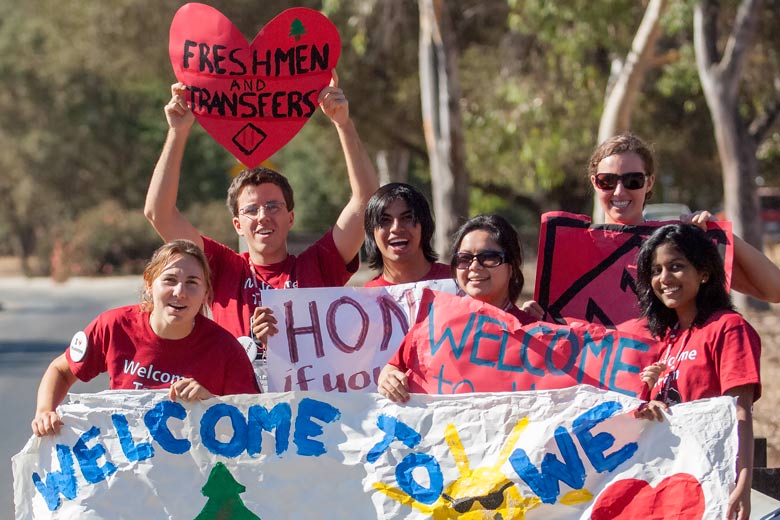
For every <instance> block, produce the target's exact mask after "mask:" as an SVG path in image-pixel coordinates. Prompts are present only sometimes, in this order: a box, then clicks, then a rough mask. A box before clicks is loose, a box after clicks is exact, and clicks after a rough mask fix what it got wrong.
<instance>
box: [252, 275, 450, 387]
mask: <svg viewBox="0 0 780 520" xmlns="http://www.w3.org/2000/svg"><path fill="white" fill-rule="evenodd" d="M426 287H431V288H434V289H436V290H438V291H446V292H450V293H456V292H458V286H457V285H456V284H455V282H454V281H453V280H452V279H445V280H430V281H424V282H417V283H407V284H399V285H391V286H388V287H327V288H318V289H276V290H272V291H262V300H263V305H265V306H267V307H270V308H271V309H272V310H273V312H274V316H275V317H276V320H277V328H278V329H279V333H278V334H276V335H274V336H272V337H271V338H269V339H268V353H267V357H268V389H269V390H270V391H272V392H288V391H290V390H315V391H320V392H355V391H364V392H376V381H377V378H378V377H379V371H380V370H382V367H384V366H385V364H386V363H387V361H388V360H389V359H390V358H391V357H392V355H393V354H394V353H395V351H396V350H397V349H398V345H400V344H401V340H403V338H404V335H405V334H406V333H407V332H408V330H409V329H410V328H411V326H412V324H413V323H414V321H415V320H416V319H417V312H418V310H419V303H420V299H421V298H422V291H423V289H424V288H426Z"/></svg>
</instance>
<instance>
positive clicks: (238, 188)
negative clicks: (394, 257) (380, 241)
mask: <svg viewBox="0 0 780 520" xmlns="http://www.w3.org/2000/svg"><path fill="white" fill-rule="evenodd" d="M186 88H187V87H186V86H185V85H183V84H182V83H176V84H174V85H172V86H171V93H172V96H171V100H170V101H169V102H168V104H167V105H165V116H166V119H167V121H168V126H169V128H168V136H167V139H166V141H165V145H164V146H163V150H162V153H161V154H160V159H159V160H158V162H157V165H156V167H155V169H154V173H153V174H152V180H151V182H150V184H149V190H148V192H147V194H146V205H145V208H144V214H145V215H146V218H147V219H148V220H149V221H150V222H151V224H152V226H154V228H155V230H156V231H157V233H158V234H159V235H160V236H161V237H162V238H163V240H166V241H170V240H173V239H180V238H183V239H188V240H192V241H193V242H195V243H196V244H197V245H198V246H199V247H200V248H202V249H203V250H204V252H205V253H206V256H207V257H208V259H209V265H210V267H211V271H212V274H211V277H212V285H213V287H214V298H213V303H212V305H211V311H212V315H213V317H214V321H216V322H217V323H219V324H220V325H222V326H223V327H224V328H226V329H227V330H229V331H230V332H231V333H232V334H233V335H235V336H236V337H241V336H250V334H253V335H254V336H255V338H257V339H258V340H259V341H260V342H261V344H264V343H265V339H266V337H267V335H268V334H273V333H275V332H276V325H275V324H276V319H275V318H274V317H273V314H272V313H271V312H270V311H269V309H267V308H266V307H263V306H262V305H261V301H260V290H261V289H270V288H273V289H282V288H294V287H328V286H342V285H344V284H345V283H346V282H347V281H348V280H349V278H350V277H351V276H352V274H353V273H354V272H355V271H356V270H357V268H358V257H357V254H358V251H359V250H360V246H361V244H362V243H363V215H364V211H365V207H366V204H367V202H368V199H369V198H370V197H371V194H372V193H374V191H375V190H376V189H377V176H376V172H375V171H374V167H373V165H372V164H371V160H370V159H369V157H368V154H367V153H366V151H365V149H364V148H363V145H362V143H361V142H360V138H359V136H358V133H357V130H356V129H355V126H354V124H353V123H352V120H351V119H350V117H349V104H348V101H347V98H346V96H345V95H344V93H343V92H342V90H341V89H340V88H338V76H337V75H336V73H335V71H333V81H331V84H330V86H328V87H325V88H324V89H323V90H322V92H320V95H319V100H318V101H319V103H320V107H321V108H322V111H323V112H324V113H325V114H326V115H327V116H328V117H329V118H330V119H331V121H333V123H334V125H335V126H336V130H337V132H338V134H339V140H340V141H341V146H342V149H343V151H344V156H345V159H346V163H347V174H348V177H349V184H350V188H351V190H352V196H351V197H350V199H349V202H348V203H347V205H346V206H345V207H344V209H343V210H342V212H341V214H340V215H339V217H338V220H337V221H336V224H335V225H334V226H333V228H332V229H331V230H330V231H328V232H327V233H326V234H325V235H324V236H323V237H322V238H321V239H320V240H318V241H317V242H316V243H315V244H313V245H312V246H311V247H309V248H308V249H306V250H305V251H304V252H303V253H301V254H300V255H298V256H294V255H290V254H289V253H288V251H287V235H288V233H289V231H290V228H292V226H293V223H294V220H295V214H294V212H293V209H294V202H293V191H292V188H291V187H290V184H289V182H288V181H287V179H286V178H285V177H284V176H283V175H281V174H279V173H277V172H275V171H273V170H270V169H268V168H253V169H251V170H244V171H243V172H241V173H240V174H239V175H238V176H237V177H236V178H235V179H233V182H232V183H231V186H230V188H229V189H228V197H227V203H228V207H229V208H230V211H231V213H232V215H233V227H234V228H235V230H236V233H237V234H238V235H239V236H243V237H244V238H245V239H246V243H247V248H248V252H247V253H243V254H237V253H235V252H234V251H233V250H232V249H231V248H229V247H227V246H225V245H224V244H220V243H219V242H216V241H214V240H212V239H210V238H208V237H205V236H203V235H201V234H200V232H199V231H198V230H197V229H196V228H195V227H194V226H193V225H192V223H190V222H189V220H187V219H186V218H185V217H184V216H183V215H182V214H181V213H180V212H179V211H178V209H177V208H176V198H177V194H178V186H179V176H180V171H181V163H182V158H183V156H184V148H185V145H186V142H187V137H188V136H189V132H190V129H191V128H192V124H193V122H194V120H195V116H194V115H193V113H192V111H191V109H190V107H189V106H188V104H187V102H186V101H185V100H186V98H187V91H186Z"/></svg>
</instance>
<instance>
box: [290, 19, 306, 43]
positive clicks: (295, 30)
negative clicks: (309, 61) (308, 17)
mask: <svg viewBox="0 0 780 520" xmlns="http://www.w3.org/2000/svg"><path fill="white" fill-rule="evenodd" d="M304 34H306V28H305V27H304V26H303V22H302V21H300V20H299V19H297V18H296V19H295V20H293V21H292V23H291V24H290V36H295V41H300V40H301V36H302V35H304Z"/></svg>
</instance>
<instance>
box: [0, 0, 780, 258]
mask: <svg viewBox="0 0 780 520" xmlns="http://www.w3.org/2000/svg"><path fill="white" fill-rule="evenodd" d="M184 3H185V1H184V0H106V1H102V2H86V3H84V2H82V3H79V4H77V5H75V4H74V5H69V6H68V7H67V8H64V7H63V6H62V4H61V2H57V1H55V0H27V1H25V2H21V3H17V2H11V1H10V0H0V172H1V173H0V244H3V245H2V247H0V254H7V253H8V252H11V251H12V252H14V253H15V254H18V255H21V256H22V257H23V258H26V257H32V256H37V257H39V258H41V259H42V260H41V262H40V264H41V265H44V266H48V265H49V264H50V253H51V252H52V251H54V252H57V251H58V250H59V251H60V254H61V253H62V251H65V250H66V249H67V255H66V257H67V258H68V259H72V260H73V262H74V264H75V267H74V269H75V270H76V271H78V272H83V273H86V272H104V271H106V270H114V271H117V270H118V271H134V270H137V267H138V264H137V262H138V261H140V260H141V259H145V258H146V257H147V256H148V254H149V253H150V252H151V250H152V249H153V248H154V247H152V246H155V247H156V245H157V244H159V239H157V238H156V236H155V235H154V234H153V232H152V231H151V227H150V226H149V225H148V224H147V223H146V222H145V220H144V219H143V215H142V210H141V208H142V205H143V201H144V196H145V192H146V188H147V186H148V182H149V178H150V176H151V172H152V170H153V168H154V165H155V162H156V160H157V157H158V154H159V152H160V149H161V147H162V143H163V140H164V138H165V133H166V130H167V124H166V122H165V117H164V114H163V109H162V108H163V105H164V104H165V103H166V102H167V100H168V99H169V96H170V90H169V85H170V84H171V83H173V82H174V77H173V73H172V70H171V65H170V63H169V59H168V52H167V51H168V49H167V44H166V42H167V39H168V31H169V27H170V21H171V19H172V17H173V15H174V13H175V12H176V10H177V9H178V8H179V7H180V6H181V5H183V4H184ZM694 3H695V2H694V1H693V0H683V1H678V2H669V4H668V8H667V11H666V12H665V15H664V18H663V27H664V36H663V37H662V39H661V41H660V43H659V46H658V52H659V54H661V55H663V56H664V57H665V64H664V65H663V66H659V67H658V68H657V69H654V70H653V71H651V72H650V73H649V75H648V76H647V78H646V81H645V84H644V85H643V88H642V91H641V94H640V97H639V99H638V102H637V105H636V107H637V108H636V109H635V111H634V114H633V119H632V121H633V126H632V130H633V131H635V132H636V133H638V134H639V135H641V136H643V137H645V138H646V139H648V140H649V141H651V142H652V143H654V145H655V149H656V152H657V155H658V159H659V161H658V162H659V168H658V173H659V182H658V184H657V189H656V196H655V199H654V200H655V201H677V202H684V203H687V204H688V205H689V206H691V207H694V208H714V207H715V206H717V205H718V204H719V202H720V200H721V197H722V188H721V180H720V179H721V172H720V166H719V162H718V157H717V150H716V148H715V144H714V134H713V128H712V123H711V120H710V115H709V112H708V108H707V106H706V103H705V102H704V98H703V96H702V92H701V87H700V84H699V80H698V73H697V71H696V66H695V60H694V56H693V50H692V43H691V39H692V37H691V34H692V6H693V4H694ZM726 4H727V5H724V7H723V9H724V10H730V11H729V13H727V14H732V15H733V9H734V6H735V5H736V3H735V2H729V3H726ZM296 5H297V6H305V7H311V8H315V9H320V8H322V9H323V10H325V12H326V13H327V15H328V16H329V17H330V18H331V20H332V21H333V22H334V23H335V24H336V26H337V27H338V28H339V31H340V33H341V38H342V44H343V49H342V57H341V62H340V64H339V67H338V70H339V76H340V80H341V83H340V86H342V88H343V89H344V91H345V93H346V94H347V96H348V98H349V100H350V113H351V115H352V117H353V119H354V120H355V123H356V126H357V128H358V130H359V131H360V135H361V137H362V139H363V141H364V143H365V145H366V147H367V149H368V150H369V151H370V152H371V154H372V155H373V154H374V153H375V152H376V151H378V150H397V149H406V150H409V151H410V152H411V167H410V182H412V183H414V184H416V185H417V186H419V187H421V188H422V189H423V190H424V191H425V192H429V191H430V188H429V182H430V179H429V174H428V168H427V154H426V147H425V141H424V138H423V133H422V123H421V116H420V112H421V110H420V90H419V77H418V42H417V37H418V31H419V27H418V24H419V21H418V16H419V13H418V11H417V3H416V2H414V1H405V2H393V1H384V2H383V1H377V0H371V1H363V0H302V1H296V2H292V1H290V0H265V1H264V2H263V8H262V9H258V8H257V2H256V1H255V0H233V1H231V2H224V3H219V5H217V7H218V8H219V9H220V10H221V11H222V12H223V13H224V14H225V15H226V16H227V17H229V18H230V19H231V20H233V21H234V23H236V25H237V26H238V28H239V29H240V30H241V31H242V32H243V34H244V35H245V36H247V37H248V38H249V39H250V40H251V39H252V38H254V36H255V35H256V34H257V32H258V31H259V30H260V28H261V27H262V26H263V25H264V24H265V23H267V22H268V21H269V20H270V19H271V17H273V16H275V15H276V14H278V13H279V12H281V11H282V10H283V9H285V8H288V7H293V6H296ZM447 6H448V8H449V12H450V14H451V15H452V22H453V29H454V33H455V37H456V42H457V49H458V53H459V64H458V67H459V70H458V72H459V76H460V82H461V90H462V95H461V98H460V99H458V100H456V102H458V103H459V106H460V107H461V110H462V117H463V122H464V131H465V137H466V161H467V167H468V170H469V171H470V175H471V178H472V183H473V184H474V186H475V187H476V189H474V190H472V200H471V213H472V214H476V213H481V212H501V213H503V214H505V215H506V216H508V217H509V218H510V219H511V220H512V222H513V223H515V224H516V225H518V226H520V227H523V228H528V229H532V230H533V229H535V228H534V226H536V225H538V212H539V211H544V210H552V209H565V210H568V211H574V212H586V213H588V212H590V207H589V205H590V204H591V194H590V187H589V184H588V181H587V179H586V177H585V165H586V162H587V159H588V157H589V155H590V151H591V149H592V148H593V146H595V145H596V143H595V140H596V132H597V128H598V122H599V117H600V115H601V110H602V107H603V100H604V94H605V91H606V89H607V81H608V78H609V74H610V66H611V63H612V60H613V59H615V58H624V57H625V56H626V53H627V51H628V49H629V48H630V45H631V42H632V39H633V37H634V32H635V31H636V28H637V27H638V26H639V23H640V21H641V18H642V16H643V14H644V8H645V6H646V2H635V1H632V0H572V1H570V2H548V1H543V0H450V1H448V2H447ZM763 9H764V10H765V12H766V14H767V16H763V17H762V23H761V24H760V26H759V30H758V34H757V35H756V38H755V41H754V46H753V47H751V51H750V60H749V64H748V66H747V67H746V69H745V78H744V81H743V82H742V85H741V91H742V99H743V102H742V104H741V106H740V113H741V114H742V115H743V116H744V117H747V118H755V117H759V118H760V117H761V116H762V115H764V116H765V115H768V114H769V112H767V109H766V107H767V106H770V105H771V101H772V100H776V99H777V93H776V92H775V91H774V89H773V85H772V81H773V80H772V78H776V77H780V72H779V71H780V32H778V31H777V30H776V23H773V21H776V13H777V12H780V0H765V2H764V6H763ZM769 15H772V16H769ZM724 27H725V25H724ZM759 160H760V166H759V167H760V170H761V175H762V177H763V179H764V182H765V183H767V184H769V185H780V173H778V172H780V132H778V130H777V125H775V127H774V129H773V132H770V134H769V136H768V139H767V140H766V141H764V143H763V144H762V145H761V147H760V148H759ZM271 161H272V162H273V163H274V166H276V167H277V169H279V170H280V171H282V172H283V173H285V174H286V175H288V176H289V178H290V180H291V183H292V185H293V188H294V189H295V193H296V208H295V213H296V222H295V228H294V229H295V231H297V232H303V233H306V232H321V231H324V230H325V229H327V228H328V227H330V226H331V225H332V224H333V223H334V222H335V220H336V218H337V217H338V214H339V212H340V210H341V208H342V207H343V205H344V203H345V202H346V200H347V197H348V196H349V187H348V182H347V176H346V172H345V165H344V159H343V155H342V152H341V148H340V146H339V142H338V138H337V135H336V132H335V130H334V128H333V125H332V124H331V123H330V121H327V119H326V118H325V117H324V116H323V115H322V114H321V113H320V112H319V111H318V112H317V115H315V117H314V118H313V120H312V121H311V122H310V123H309V124H307V125H306V126H305V127H304V129H303V131H302V132H301V133H300V134H299V135H298V136H297V137H296V138H295V139H293V140H292V141H291V142H290V143H289V144H288V145H287V146H285V147H284V148H283V149H282V150H280V151H279V152H278V153H277V154H276V155H275V156H274V157H272V158H271ZM235 164H236V161H235V159H234V158H232V157H231V156H230V155H229V154H228V153H227V152H225V151H224V150H223V149H222V148H221V147H220V146H219V145H217V144H216V143H215V142H214V140H213V139H211V137H210V136H209V135H207V134H206V133H205V132H204V131H203V130H202V129H201V128H200V127H199V126H198V125H197V124H196V125H195V128H194V129H193V132H192V134H191V136H190V140H189V143H188V146H187V150H186V153H185V157H184V164H183V168H182V178H181V183H180V188H179V201H178V206H179V208H180V209H181V210H182V211H184V212H185V214H187V215H188V217H189V218H190V219H191V220H192V221H193V223H195V225H196V226H198V228H199V229H201V230H202V231H203V232H204V233H205V234H207V235H209V236H212V237H214V238H216V239H218V240H221V241H225V242H226V243H228V244H234V243H235V241H236V237H235V232H234V231H233V229H232V226H231V221H230V214H229V212H228V211H227V210H226V208H225V206H224V197H225V192H226V188H227V186H228V184H229V181H230V177H229V172H230V170H231V168H232V167H233V166H234V165H235ZM42 208H45V216H46V218H41V211H42ZM112 215H121V216H122V219H120V221H115V220H112V218H113V217H111V216H112ZM464 217H465V216H464ZM107 219H108V220H107ZM52 223H54V225H53V224H52ZM100 226H103V228H102V229H98V228H99V227H100ZM82 229H85V230H86V229H88V230H89V233H87V232H85V231H82ZM120 235H124V236H120ZM128 240H133V241H135V244H130V243H128V242H127V241H128ZM117 247H121V248H127V249H128V254H127V255H118V254H117V252H116V248H117ZM58 248H59V249H58ZM142 255H143V256H142ZM118 257H121V258H122V260H117V258H118ZM121 261H127V262H128V264H127V266H121V265H120V264H119V263H117V262H121Z"/></svg>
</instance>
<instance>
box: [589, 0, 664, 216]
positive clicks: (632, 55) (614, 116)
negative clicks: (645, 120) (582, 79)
mask: <svg viewBox="0 0 780 520" xmlns="http://www.w3.org/2000/svg"><path fill="white" fill-rule="evenodd" d="M666 5H667V0H650V2H649V3H648V4H647V9H646V10H645V15H644V17H643V18H642V23H640V24H639V28H638V29H637V31H636V35H635V36H634V41H633V42H632V44H631V50H630V51H629V53H628V55H627V56H626V58H625V60H623V61H620V60H615V61H613V63H612V71H611V73H610V79H609V83H608V85H607V93H606V96H605V99H604V111H603V112H602V114H601V120H600V121H599V135H598V142H599V143H601V142H602V141H604V140H606V139H608V138H610V137H612V136H613V135H616V134H619V133H621V132H625V131H626V130H629V129H630V128H631V113H632V112H633V110H634V106H635V105H636V98H637V95H638V94H639V91H640V90H641V89H642V84H643V83H644V79H645V74H646V73H647V71H648V70H649V69H650V68H651V67H652V66H653V65H654V64H655V63H656V56H655V44H656V42H657V41H658V38H659V37H660V36H661V34H662V32H661V15H662V14H663V12H664V10H665V9H666ZM603 222H604V208H602V207H601V204H599V200H598V194H596V193H594V194H593V223H595V224H601V223H603Z"/></svg>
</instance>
